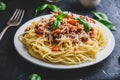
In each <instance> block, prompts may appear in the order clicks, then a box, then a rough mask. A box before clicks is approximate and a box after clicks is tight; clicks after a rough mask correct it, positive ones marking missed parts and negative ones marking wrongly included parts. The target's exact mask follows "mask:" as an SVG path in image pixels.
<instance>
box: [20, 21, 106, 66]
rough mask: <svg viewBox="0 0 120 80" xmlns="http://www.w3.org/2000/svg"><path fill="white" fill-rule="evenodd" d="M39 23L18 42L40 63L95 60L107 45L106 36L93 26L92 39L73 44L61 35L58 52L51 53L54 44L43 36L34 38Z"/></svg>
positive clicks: (72, 62)
mask: <svg viewBox="0 0 120 80" xmlns="http://www.w3.org/2000/svg"><path fill="white" fill-rule="evenodd" d="M38 24H39V22H33V23H32V24H31V25H30V26H29V27H27V28H29V30H27V31H25V32H24V33H23V34H21V35H20V36H19V39H20V41H21V42H22V43H23V44H24V45H25V48H26V49H27V51H28V53H29V54H30V55H31V56H33V57H35V58H37V59H40V60H42V61H45V62H48V63H53V64H63V65H75V64H81V63H85V62H91V61H95V60H96V55H97V53H98V52H100V51H101V50H103V49H104V48H105V47H106V45H107V35H105V31H104V30H103V29H102V28H100V27H99V26H94V27H92V28H94V37H93V38H92V39H89V40H88V41H86V42H82V43H79V44H73V43H72V42H71V40H70V39H69V37H67V36H65V35H62V36H61V40H60V42H59V43H58V44H57V46H59V48H60V50H59V51H57V52H56V51H52V50H51V49H52V47H53V46H55V44H53V43H51V42H50V41H49V40H48V38H46V37H45V36H44V35H43V36H42V37H38V36H36V33H35V27H36V25H38Z"/></svg>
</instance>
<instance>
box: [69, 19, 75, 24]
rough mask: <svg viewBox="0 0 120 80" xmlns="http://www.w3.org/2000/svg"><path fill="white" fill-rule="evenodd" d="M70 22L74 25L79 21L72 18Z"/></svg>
mask: <svg viewBox="0 0 120 80" xmlns="http://www.w3.org/2000/svg"><path fill="white" fill-rule="evenodd" d="M69 23H70V24H72V25H76V23H77V21H76V20H74V19H71V20H69Z"/></svg>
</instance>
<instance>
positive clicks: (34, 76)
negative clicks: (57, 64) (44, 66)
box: [29, 74, 41, 80]
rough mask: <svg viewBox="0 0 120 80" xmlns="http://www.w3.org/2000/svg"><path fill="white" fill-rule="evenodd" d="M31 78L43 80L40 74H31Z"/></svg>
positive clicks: (32, 79)
mask: <svg viewBox="0 0 120 80" xmlns="http://www.w3.org/2000/svg"><path fill="white" fill-rule="evenodd" d="M29 80H41V77H40V76H39V75H38V74H32V75H30V76H29Z"/></svg>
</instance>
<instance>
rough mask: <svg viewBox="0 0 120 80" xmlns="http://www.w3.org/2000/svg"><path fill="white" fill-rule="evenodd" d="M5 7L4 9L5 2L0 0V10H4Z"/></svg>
mask: <svg viewBox="0 0 120 80" xmlns="http://www.w3.org/2000/svg"><path fill="white" fill-rule="evenodd" d="M5 9H6V4H5V3H4V2H2V1H0V10H5Z"/></svg>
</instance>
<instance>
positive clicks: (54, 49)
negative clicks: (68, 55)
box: [52, 46, 60, 51]
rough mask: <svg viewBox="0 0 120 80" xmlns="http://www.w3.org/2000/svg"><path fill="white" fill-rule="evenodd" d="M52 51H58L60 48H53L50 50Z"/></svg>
mask: <svg viewBox="0 0 120 80" xmlns="http://www.w3.org/2000/svg"><path fill="white" fill-rule="evenodd" d="M52 51H60V48H59V47H58V46H54V47H53V48H52Z"/></svg>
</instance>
